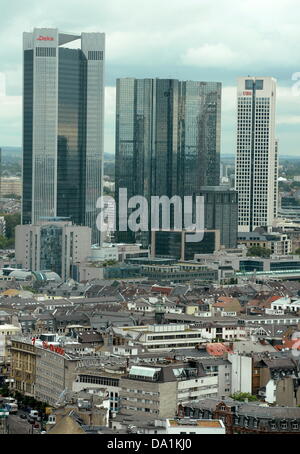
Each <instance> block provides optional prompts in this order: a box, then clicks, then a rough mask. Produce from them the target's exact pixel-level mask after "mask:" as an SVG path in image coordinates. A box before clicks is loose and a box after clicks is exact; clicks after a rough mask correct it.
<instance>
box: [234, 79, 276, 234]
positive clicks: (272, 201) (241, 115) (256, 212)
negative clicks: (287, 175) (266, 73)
mask: <svg viewBox="0 0 300 454" xmlns="http://www.w3.org/2000/svg"><path fill="white" fill-rule="evenodd" d="M237 95H238V107H237V109H238V112H237V114H238V119H237V156H236V190H237V191H238V194H239V231H240V232H251V231H253V230H254V229H255V228H257V227H267V228H271V227H272V224H273V221H274V218H276V217H277V203H278V143H277V140H276V135H275V115H276V80H275V79H273V78H272V77H240V78H239V79H238V88H237Z"/></svg>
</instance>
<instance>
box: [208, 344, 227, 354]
mask: <svg viewBox="0 0 300 454" xmlns="http://www.w3.org/2000/svg"><path fill="white" fill-rule="evenodd" d="M206 351H207V353H209V354H210V355H212V356H223V355H224V353H232V350H231V348H229V347H227V346H226V345H224V344H222V343H215V344H206Z"/></svg>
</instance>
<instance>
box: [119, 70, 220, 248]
mask: <svg viewBox="0 0 300 454" xmlns="http://www.w3.org/2000/svg"><path fill="white" fill-rule="evenodd" d="M220 134H221V84H220V83H214V82H192V81H187V82H181V81H178V80H174V79H133V78H128V79H118V80H117V112H116V199H117V204H118V193H119V189H120V188H126V189H127V191H128V198H130V197H132V196H135V195H142V196H144V197H146V198H147V199H148V201H149V200H150V197H151V196H163V195H165V196H168V197H170V198H171V197H173V196H174V195H178V196H180V197H184V196H185V195H186V196H194V195H199V191H200V187H201V186H208V185H214V186H218V185H219V180H220ZM142 237H143V238H144V239H145V240H146V242H147V238H148V241H149V240H150V236H149V235H148V236H147V235H142ZM118 238H119V239H120V240H122V241H135V239H136V236H135V235H134V234H133V233H132V232H118Z"/></svg>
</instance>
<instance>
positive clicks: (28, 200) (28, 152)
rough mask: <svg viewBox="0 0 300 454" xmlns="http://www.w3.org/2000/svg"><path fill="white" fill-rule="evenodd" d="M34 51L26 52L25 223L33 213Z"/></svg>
mask: <svg viewBox="0 0 300 454" xmlns="http://www.w3.org/2000/svg"><path fill="white" fill-rule="evenodd" d="M32 117H33V50H25V52H24V97H23V119H24V120H23V121H24V127H23V200H22V211H23V223H24V224H29V223H30V222H31V212H32V132H33V131H32V125H33V118H32Z"/></svg>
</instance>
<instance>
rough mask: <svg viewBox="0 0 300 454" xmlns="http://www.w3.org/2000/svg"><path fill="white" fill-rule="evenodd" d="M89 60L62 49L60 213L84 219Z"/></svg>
mask: <svg viewBox="0 0 300 454" xmlns="http://www.w3.org/2000/svg"><path fill="white" fill-rule="evenodd" d="M85 67H86V60H85V58H84V56H83V55H82V52H81V51H80V50H77V49H63V48H62V49H59V66H58V68H59V69H58V71H59V72H58V74H59V77H58V78H59V86H58V144H57V147H58V164H57V190H58V194H59V197H58V200H57V215H58V216H65V215H66V213H67V215H68V217H70V218H71V220H72V221H73V222H74V223H75V224H83V223H84V193H85V191H84V175H85V153H86V146H85V134H86V130H85V129H86V128H85V121H84V109H85V99H86V83H85V81H86V78H85V77H84V75H85Z"/></svg>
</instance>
